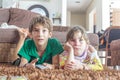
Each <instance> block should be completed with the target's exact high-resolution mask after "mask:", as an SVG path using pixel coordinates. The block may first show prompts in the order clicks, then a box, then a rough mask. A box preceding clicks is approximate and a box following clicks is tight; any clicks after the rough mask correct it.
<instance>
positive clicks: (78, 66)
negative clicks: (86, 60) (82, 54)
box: [64, 62, 84, 70]
mask: <svg viewBox="0 0 120 80" xmlns="http://www.w3.org/2000/svg"><path fill="white" fill-rule="evenodd" d="M64 69H69V70H76V69H84V66H83V65H82V63H80V62H79V63H75V62H71V63H69V64H66V65H65V67H64Z"/></svg>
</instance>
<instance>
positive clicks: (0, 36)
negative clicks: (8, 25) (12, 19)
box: [0, 28, 19, 43]
mask: <svg viewBox="0 0 120 80" xmlns="http://www.w3.org/2000/svg"><path fill="white" fill-rule="evenodd" d="M18 40H19V34H18V31H17V29H2V28H0V42H1V43H4V42H7V43H17V42H18Z"/></svg>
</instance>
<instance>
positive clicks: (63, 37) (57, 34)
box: [52, 31, 67, 44]
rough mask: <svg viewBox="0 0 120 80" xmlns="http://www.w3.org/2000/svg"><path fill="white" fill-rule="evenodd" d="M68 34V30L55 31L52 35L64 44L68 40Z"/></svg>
mask: <svg viewBox="0 0 120 80" xmlns="http://www.w3.org/2000/svg"><path fill="white" fill-rule="evenodd" d="M66 35H67V32H59V31H53V36H52V37H54V38H57V39H58V40H59V41H60V42H61V43H62V44H64V43H65V41H66Z"/></svg>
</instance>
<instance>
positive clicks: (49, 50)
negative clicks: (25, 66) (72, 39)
mask: <svg viewBox="0 0 120 80" xmlns="http://www.w3.org/2000/svg"><path fill="white" fill-rule="evenodd" d="M62 52H63V47H62V44H60V42H59V41H58V40H57V39H55V38H50V39H48V43H47V46H46V49H45V52H44V53H43V55H42V57H40V56H39V55H38V52H37V48H36V45H35V43H34V41H33V40H32V39H27V40H26V41H25V42H24V45H23V46H22V48H21V49H20V51H19V53H18V55H19V56H20V57H23V58H25V59H27V60H28V62H31V61H32V60H33V59H36V58H38V61H37V63H36V64H43V63H44V62H46V63H52V57H53V56H55V55H57V54H60V53H62Z"/></svg>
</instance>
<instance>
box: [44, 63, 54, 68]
mask: <svg viewBox="0 0 120 80" xmlns="http://www.w3.org/2000/svg"><path fill="white" fill-rule="evenodd" d="M43 65H44V66H46V67H47V68H48V69H55V66H54V65H52V64H48V63H43Z"/></svg>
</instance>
